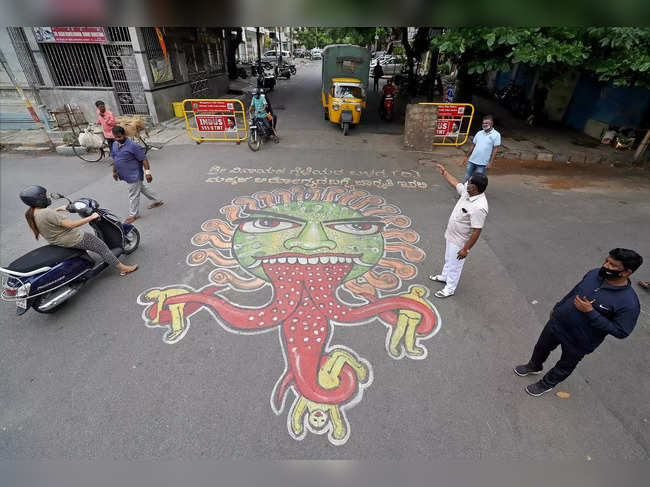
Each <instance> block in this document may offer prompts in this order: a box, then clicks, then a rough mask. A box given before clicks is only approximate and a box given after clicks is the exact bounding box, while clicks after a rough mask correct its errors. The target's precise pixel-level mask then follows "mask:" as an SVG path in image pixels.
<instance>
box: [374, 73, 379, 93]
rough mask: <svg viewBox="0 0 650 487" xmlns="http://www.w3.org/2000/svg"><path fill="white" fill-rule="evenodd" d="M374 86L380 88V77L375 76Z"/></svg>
mask: <svg viewBox="0 0 650 487" xmlns="http://www.w3.org/2000/svg"><path fill="white" fill-rule="evenodd" d="M374 87H375V91H377V90H378V89H379V77H377V76H375V79H374Z"/></svg>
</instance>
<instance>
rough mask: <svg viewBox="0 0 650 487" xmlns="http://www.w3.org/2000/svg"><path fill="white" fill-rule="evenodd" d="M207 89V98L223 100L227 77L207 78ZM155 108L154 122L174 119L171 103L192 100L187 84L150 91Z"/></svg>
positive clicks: (225, 92)
mask: <svg viewBox="0 0 650 487" xmlns="http://www.w3.org/2000/svg"><path fill="white" fill-rule="evenodd" d="M208 87H209V88H210V92H209V94H208V95H209V97H211V98H223V97H225V96H226V94H227V92H228V75H227V74H225V73H224V74H218V75H216V76H213V77H212V78H208ZM150 93H151V96H152V98H153V105H154V108H155V117H154V122H155V123H160V122H164V121H166V120H170V119H171V118H173V117H174V109H173V108H172V102H176V101H183V100H184V99H186V98H192V93H191V91H190V84H189V83H182V84H179V85H174V86H168V87H164V88H158V89H154V90H151V91H150Z"/></svg>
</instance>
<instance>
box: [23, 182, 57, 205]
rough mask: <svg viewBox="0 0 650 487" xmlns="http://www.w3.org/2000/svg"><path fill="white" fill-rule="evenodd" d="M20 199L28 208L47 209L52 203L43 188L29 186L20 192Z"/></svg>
mask: <svg viewBox="0 0 650 487" xmlns="http://www.w3.org/2000/svg"><path fill="white" fill-rule="evenodd" d="M20 199H21V200H23V203H25V204H26V205H27V206H31V207H36V208H46V207H48V206H50V204H51V203H52V200H51V199H50V198H48V197H47V189H45V188H44V187H43V186H27V187H26V188H25V189H23V190H22V191H21V192H20Z"/></svg>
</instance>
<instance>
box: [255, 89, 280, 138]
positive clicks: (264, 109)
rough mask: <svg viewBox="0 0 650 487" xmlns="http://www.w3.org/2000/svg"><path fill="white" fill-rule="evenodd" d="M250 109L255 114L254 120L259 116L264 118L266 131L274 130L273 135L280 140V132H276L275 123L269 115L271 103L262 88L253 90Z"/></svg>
mask: <svg viewBox="0 0 650 487" xmlns="http://www.w3.org/2000/svg"><path fill="white" fill-rule="evenodd" d="M248 111H249V112H250V113H251V114H252V115H253V118H254V120H255V119H258V118H259V119H261V120H262V123H263V124H264V128H265V131H267V132H273V135H274V137H275V138H274V140H275V141H276V142H278V141H279V140H278V134H277V133H276V132H275V129H274V128H273V124H272V122H271V120H269V117H268V115H269V105H268V103H267V101H266V97H265V96H264V93H263V90H262V89H261V88H256V89H255V90H254V91H253V98H252V99H251V105H250V107H249V108H248ZM271 119H273V117H271Z"/></svg>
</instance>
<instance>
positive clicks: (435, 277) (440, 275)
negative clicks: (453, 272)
mask: <svg viewBox="0 0 650 487" xmlns="http://www.w3.org/2000/svg"><path fill="white" fill-rule="evenodd" d="M429 279H431V280H432V281H436V282H444V283H445V284H446V283H447V279H445V278H444V277H442V274H436V275H435V276H434V275H433V274H431V275H430V276H429Z"/></svg>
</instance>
